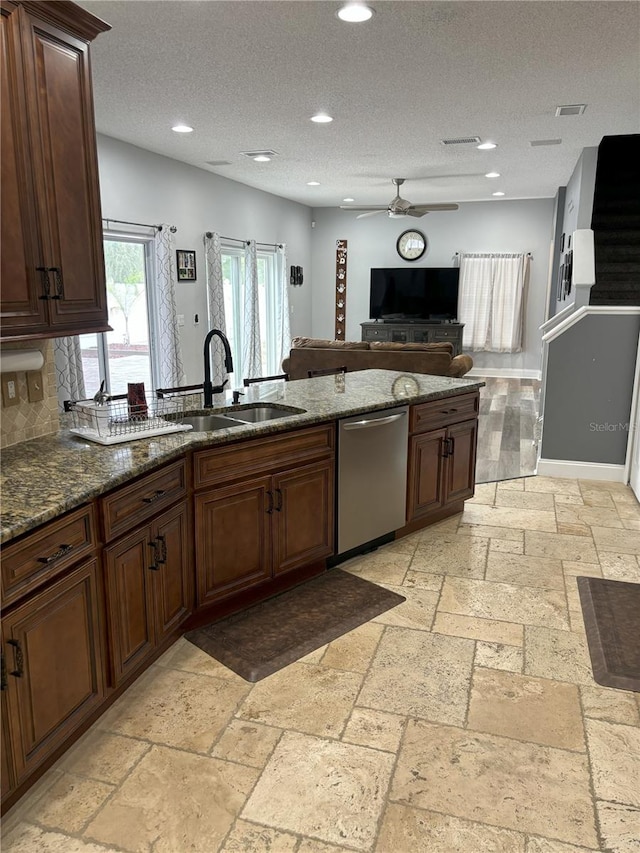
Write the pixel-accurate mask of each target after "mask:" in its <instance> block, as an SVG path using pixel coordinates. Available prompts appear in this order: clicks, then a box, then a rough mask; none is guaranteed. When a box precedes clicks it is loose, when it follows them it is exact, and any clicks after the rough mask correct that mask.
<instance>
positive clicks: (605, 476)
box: [536, 459, 625, 483]
mask: <svg viewBox="0 0 640 853" xmlns="http://www.w3.org/2000/svg"><path fill="white" fill-rule="evenodd" d="M536 474H537V475H538V476H541V477H569V478H571V479H578V480H608V481H609V482H612V483H624V482H625V466H624V465H609V464H607V463H605V462H569V461H565V460H562V459H538V467H537V469H536Z"/></svg>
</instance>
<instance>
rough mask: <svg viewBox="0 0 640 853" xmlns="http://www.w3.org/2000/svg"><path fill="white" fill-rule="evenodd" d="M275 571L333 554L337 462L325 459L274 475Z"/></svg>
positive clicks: (285, 570)
mask: <svg viewBox="0 0 640 853" xmlns="http://www.w3.org/2000/svg"><path fill="white" fill-rule="evenodd" d="M273 495H274V503H275V506H274V510H275V511H274V513H273V573H274V575H278V574H282V573H283V572H288V571H290V570H291V569H295V568H298V567H299V566H304V565H307V564H308V563H312V562H313V561H314V560H320V559H322V558H324V557H329V556H331V554H333V551H334V547H333V543H334V514H333V504H334V500H333V495H334V463H333V459H323V460H322V461H320V462H315V463H313V464H311V465H304V466H303V467H300V468H295V469H294V470H292V471H287V472H283V473H281V474H276V475H274V477H273Z"/></svg>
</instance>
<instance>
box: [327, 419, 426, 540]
mask: <svg viewBox="0 0 640 853" xmlns="http://www.w3.org/2000/svg"><path fill="white" fill-rule="evenodd" d="M408 415H409V407H408V406H403V407H401V408H395V409H384V410H382V411H380V412H366V413H365V414H362V415H357V416H356V417H353V418H344V419H343V420H340V421H338V424H339V427H338V553H339V554H344V553H345V551H350V550H351V549H352V548H357V547H358V545H363V544H364V543H365V542H370V541H371V540H372V539H376V538H377V537H379V536H383V535H384V534H385V533H390V532H391V531H392V530H397V529H398V528H399V527H403V526H404V524H405V512H406V493H407V443H408V435H409V416H408Z"/></svg>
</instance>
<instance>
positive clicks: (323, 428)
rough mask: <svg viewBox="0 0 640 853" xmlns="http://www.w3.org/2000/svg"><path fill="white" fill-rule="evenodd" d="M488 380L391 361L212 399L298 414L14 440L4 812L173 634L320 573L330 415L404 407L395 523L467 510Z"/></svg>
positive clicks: (6, 498) (6, 561)
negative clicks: (106, 439)
mask: <svg viewBox="0 0 640 853" xmlns="http://www.w3.org/2000/svg"><path fill="white" fill-rule="evenodd" d="M482 384H483V383H482V382H480V381H477V380H474V379H467V378H465V379H452V378H448V377H442V376H429V375H426V374H411V375H408V374H401V373H397V372H394V371H386V370H365V371H357V372H353V373H347V374H344V375H338V376H323V377H316V378H313V379H303V380H298V381H294V382H275V383H263V384H258V385H254V386H252V387H250V388H247V389H246V390H247V394H246V396H244V397H243V398H242V402H241V403H239V404H238V405H237V406H233V405H228V404H229V400H228V399H227V397H226V396H225V395H216V398H215V399H214V409H213V411H216V410H220V411H222V410H224V412H225V413H226V414H230V415H233V413H234V411H235V412H236V413H237V414H241V413H242V411H243V410H246V409H247V407H250V406H252V405H255V404H256V403H261V404H269V405H271V406H276V407H281V408H283V409H284V410H297V411H296V412H295V413H292V412H291V411H289V412H288V413H287V416H286V417H283V418H277V419H275V420H268V421H264V422H258V423H247V424H241V425H236V426H233V427H229V428H225V429H218V430H216V431H212V432H206V433H205V432H195V431H190V432H182V433H174V434H171V435H166V436H160V437H153V438H149V439H144V440H137V441H132V442H127V443H123V444H117V445H114V446H102V445H98V444H94V443H91V442H89V441H86V440H84V439H82V438H79V437H76V436H73V435H71V434H70V433H69V431H68V430H61V431H60V432H58V433H56V434H55V435H51V436H47V437H44V438H41V439H35V440H33V441H29V442H25V443H24V444H19V445H16V446H14V447H10V448H8V449H7V450H6V451H5V452H4V454H3V466H2V487H3V490H2V493H3V507H2V523H1V538H2V542H3V543H4V547H3V554H2V597H3V621H2V632H3V655H4V661H5V663H6V665H4V664H3V687H5V686H6V689H5V690H4V691H3V694H2V702H3V725H2V738H3V750H2V793H3V803H4V805H5V807H6V806H7V805H11V804H12V803H13V802H15V800H16V799H17V798H18V797H19V796H20V795H21V794H22V793H23V792H24V791H25V790H26V789H27V788H28V787H29V785H30V784H32V782H33V781H34V780H35V779H36V778H37V777H38V776H39V775H40V774H41V773H42V772H43V770H44V769H46V767H47V766H49V765H50V764H51V763H52V762H53V761H54V760H55V759H56V758H57V757H58V756H59V755H60V754H61V753H62V752H63V751H64V750H65V749H66V748H67V747H68V746H69V745H70V744H71V743H72V742H73V741H74V740H75V739H76V738H77V737H78V736H79V734H81V733H82V731H84V730H85V729H86V728H87V727H88V726H89V725H90V724H91V723H92V722H93V721H94V720H95V719H97V717H98V716H99V715H100V714H101V713H102V712H103V711H104V710H105V709H106V707H108V705H109V704H111V702H112V701H113V700H114V699H115V698H116V697H117V696H118V695H120V693H122V691H123V690H125V689H126V688H127V687H128V685H129V684H131V683H132V682H133V681H134V680H135V679H136V678H137V677H138V676H139V675H140V674H141V673H142V672H143V671H144V670H145V669H146V668H147V667H148V665H149V664H150V663H151V662H152V661H153V660H155V658H156V657H157V656H158V655H159V654H161V653H162V652H163V651H164V650H165V649H166V648H167V647H168V646H169V645H170V644H171V643H172V642H174V640H175V639H176V638H177V637H178V636H179V635H180V634H181V633H183V632H184V630H186V629H187V628H189V627H191V626H193V625H195V624H196V623H198V621H200V622H202V621H210V620H211V619H212V618H215V617H216V616H219V615H223V614H224V613H226V612H230V611H231V610H233V609H236V610H237V609H239V608H240V607H244V606H247V605H248V604H250V603H253V602H254V601H256V600H259V598H261V597H262V598H264V597H266V596H268V595H271V594H274V593H275V592H278V591H280V590H282V589H284V588H286V587H287V586H291V585H293V584H295V583H298V582H300V581H302V580H304V579H306V578H308V577H311V576H312V575H313V574H316V573H318V572H320V571H323V570H325V569H326V567H327V560H328V559H329V558H331V557H332V556H334V555H335V529H334V528H335V518H336V507H335V502H336V487H335V481H336V471H335V445H336V424H337V422H338V421H340V420H341V419H343V418H347V417H352V416H354V415H359V414H361V413H362V414H364V413H367V412H379V411H381V410H384V409H397V407H399V406H407V407H408V420H409V425H408V432H409V439H408V470H407V484H408V485H407V513H406V525H405V527H403V528H402V529H401V530H399V531H396V532H395V535H396V536H399V535H404V534H405V533H408V532H411V531H412V530H416V529H419V528H420V527H424V526H425V525H427V524H430V523H432V522H433V521H435V520H438V519H439V518H443V517H445V516H447V515H451V514H452V513H455V512H459V511H461V509H462V506H463V503H464V499H465V498H468V497H471V496H472V494H473V490H474V469H475V450H476V436H477V415H478V389H479V388H480V386H481V385H482ZM229 396H230V395H229ZM300 410H303V411H302V412H300ZM5 711H7V713H4V712H5Z"/></svg>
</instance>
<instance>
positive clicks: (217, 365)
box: [203, 231, 237, 385]
mask: <svg viewBox="0 0 640 853" xmlns="http://www.w3.org/2000/svg"><path fill="white" fill-rule="evenodd" d="M204 257H205V268H206V274H207V317H208V321H209V329H220V331H221V332H223V333H224V334H225V335H226V334H227V323H226V318H225V313H224V290H223V279H222V249H221V246H220V235H219V234H218V233H217V232H215V231H213V232H211V231H207V233H206V234H205V235H204ZM203 340H204V338H203ZM211 365H212V366H211V371H212V376H213V383H214V385H215V384H216V383H218V382H222V378H224V377H226V375H227V374H226V369H225V366H224V349H223V348H222V346H220V342H219V341H217V342H214V346H213V347H212V355H211ZM234 369H235V370H236V371H237V366H236V365H235V364H234ZM220 377H222V378H220Z"/></svg>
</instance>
